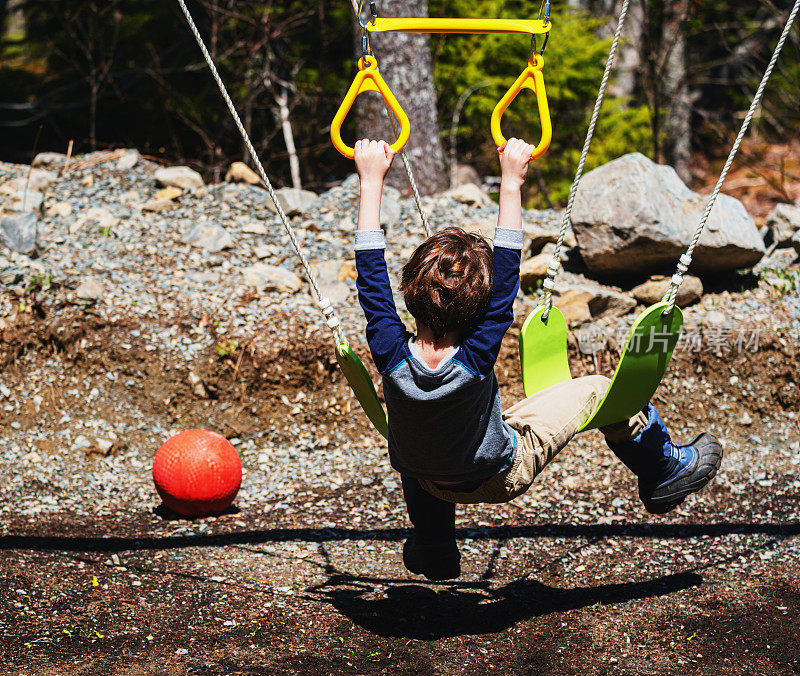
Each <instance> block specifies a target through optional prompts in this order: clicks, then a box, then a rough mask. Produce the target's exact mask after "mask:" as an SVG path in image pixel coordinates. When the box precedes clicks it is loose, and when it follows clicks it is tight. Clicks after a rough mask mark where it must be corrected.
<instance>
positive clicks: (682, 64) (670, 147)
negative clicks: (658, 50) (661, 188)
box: [664, 12, 692, 183]
mask: <svg viewBox="0 0 800 676" xmlns="http://www.w3.org/2000/svg"><path fill="white" fill-rule="evenodd" d="M684 18H685V15H684V14H683V13H682V12H678V14H677V16H675V15H673V16H671V17H670V18H669V20H667V21H666V22H665V23H664V29H665V33H664V47H665V49H667V50H669V51H668V53H667V58H666V62H665V64H664V95H665V98H666V100H668V101H669V106H668V108H667V111H666V119H665V120H664V127H665V132H666V135H667V139H666V142H665V144H664V154H665V159H666V161H667V163H668V164H671V165H672V166H673V167H674V168H675V171H677V172H678V176H680V177H681V179H682V180H683V181H684V182H686V183H688V182H689V181H691V179H692V173H691V171H690V163H691V159H692V97H691V95H690V93H689V83H688V81H687V78H686V29H685V26H684V23H685V22H684Z"/></svg>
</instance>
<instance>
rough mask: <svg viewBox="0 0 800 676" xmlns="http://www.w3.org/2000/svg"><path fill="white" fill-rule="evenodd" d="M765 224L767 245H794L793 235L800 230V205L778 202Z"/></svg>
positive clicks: (779, 246)
mask: <svg viewBox="0 0 800 676" xmlns="http://www.w3.org/2000/svg"><path fill="white" fill-rule="evenodd" d="M764 225H766V226H767V236H766V237H765V244H766V245H767V246H773V245H774V246H776V247H778V248H781V247H788V246H792V237H794V236H795V234H796V233H797V232H800V207H796V206H794V204H776V205H775V208H774V209H773V210H772V211H770V213H769V216H767V220H766V223H765V224H764Z"/></svg>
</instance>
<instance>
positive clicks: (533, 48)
mask: <svg viewBox="0 0 800 676" xmlns="http://www.w3.org/2000/svg"><path fill="white" fill-rule="evenodd" d="M539 18H540V19H541V18H542V14H541V12H540V13H539ZM544 25H545V28H547V27H548V26H549V25H550V0H545V3H544ZM549 39H550V29H549V28H548V30H547V32H546V33H545V34H544V43H542V49H541V50H540V51H538V52H537V51H536V33H534V34H533V35H532V36H531V60H533V57H534V56H535V55H536V54H537V53H538V54H539V56H544V50H545V48H546V47H547V41H548V40H549Z"/></svg>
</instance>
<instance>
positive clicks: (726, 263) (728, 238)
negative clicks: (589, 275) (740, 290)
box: [572, 153, 765, 275]
mask: <svg viewBox="0 0 800 676" xmlns="http://www.w3.org/2000/svg"><path fill="white" fill-rule="evenodd" d="M705 205H706V198H705V197H702V196H700V195H698V194H697V193H695V192H692V191H691V190H689V188H687V187H686V185H685V184H684V183H683V181H681V179H680V178H679V177H678V174H677V173H675V170H674V169H673V168H672V167H669V166H664V165H658V164H655V163H654V162H652V161H651V160H649V159H647V158H646V157H645V156H644V155H641V154H640V153H631V154H630V155H625V156H623V157H620V158H619V159H616V160H614V161H613V162H609V163H608V164H605V165H603V166H602V167H599V168H597V169H595V170H594V171H590V172H589V173H588V174H586V176H584V178H583V180H582V181H581V186H580V189H579V190H578V195H577V197H576V200H575V207H574V210H573V212H572V225H573V229H574V231H575V235H576V237H577V239H578V245H579V247H580V251H581V255H582V257H583V260H584V261H585V262H586V265H587V266H588V268H589V269H590V270H591V271H592V272H594V273H596V274H602V275H628V274H636V273H643V272H644V273H650V272H660V271H667V270H671V269H672V268H673V267H674V266H675V264H676V262H677V260H678V258H679V256H680V255H681V254H682V253H683V252H684V251H685V249H686V247H687V246H688V244H689V242H690V240H691V238H692V235H693V233H694V230H695V228H696V227H697V224H698V222H699V221H700V217H701V215H702V213H703V210H704V209H705ZM764 253H765V248H764V242H763V241H762V239H761V237H760V236H759V234H758V229H757V228H756V225H755V223H754V222H753V219H752V218H750V216H749V215H748V213H747V211H745V208H744V206H743V205H742V203H741V202H740V201H739V200H737V199H734V198H733V197H729V196H727V195H720V196H719V198H718V199H717V203H716V205H715V207H714V210H713V211H712V212H711V217H710V218H709V220H708V224H707V226H706V230H705V232H704V233H703V236H702V237H701V239H700V243H699V245H698V247H697V249H695V252H694V259H693V261H694V262H693V265H692V270H694V271H699V272H719V271H727V270H738V269H741V268H748V267H751V266H753V265H755V264H756V263H758V261H759V260H761V257H762V256H763V255H764Z"/></svg>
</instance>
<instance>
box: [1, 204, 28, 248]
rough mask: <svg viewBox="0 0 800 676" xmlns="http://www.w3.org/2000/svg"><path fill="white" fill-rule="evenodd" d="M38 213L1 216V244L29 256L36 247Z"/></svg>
mask: <svg viewBox="0 0 800 676" xmlns="http://www.w3.org/2000/svg"><path fill="white" fill-rule="evenodd" d="M36 230H37V219H36V214H34V213H32V212H30V211H28V212H27V213H23V214H6V215H5V216H3V217H2V218H0V244H3V245H4V246H6V247H7V248H9V249H11V250H12V251H16V252H17V253H21V254H25V255H26V256H29V255H30V254H32V253H33V251H34V249H36Z"/></svg>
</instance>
